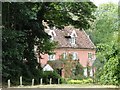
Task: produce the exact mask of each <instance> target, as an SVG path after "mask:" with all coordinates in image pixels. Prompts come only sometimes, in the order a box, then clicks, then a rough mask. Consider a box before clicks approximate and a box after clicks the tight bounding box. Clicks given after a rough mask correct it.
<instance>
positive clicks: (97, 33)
mask: <svg viewBox="0 0 120 90" xmlns="http://www.w3.org/2000/svg"><path fill="white" fill-rule="evenodd" d="M95 15H96V20H95V22H94V23H92V24H93V25H92V30H91V29H89V30H88V33H90V37H91V38H92V40H93V42H94V43H95V44H96V46H97V58H96V61H95V63H94V65H95V67H97V72H96V79H98V80H100V82H101V83H102V84H115V85H118V84H119V82H120V81H119V80H120V79H119V67H118V66H119V59H118V57H119V56H118V50H119V48H118V44H117V43H118V41H117V40H118V23H119V19H118V6H117V5H115V4H112V3H108V4H103V5H101V6H99V7H98V9H97V11H96V12H95ZM116 72H117V73H116Z"/></svg>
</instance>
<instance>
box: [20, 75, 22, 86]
mask: <svg viewBox="0 0 120 90" xmlns="http://www.w3.org/2000/svg"><path fill="white" fill-rule="evenodd" d="M20 86H22V76H20Z"/></svg>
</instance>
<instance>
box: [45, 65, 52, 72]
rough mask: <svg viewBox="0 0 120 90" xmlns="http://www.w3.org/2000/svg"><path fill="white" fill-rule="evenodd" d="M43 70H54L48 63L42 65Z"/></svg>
mask: <svg viewBox="0 0 120 90" xmlns="http://www.w3.org/2000/svg"><path fill="white" fill-rule="evenodd" d="M43 71H54V70H53V68H52V67H51V66H50V65H49V64H46V65H45V66H44V67H43Z"/></svg>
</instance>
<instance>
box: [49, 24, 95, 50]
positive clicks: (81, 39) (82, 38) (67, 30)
mask: <svg viewBox="0 0 120 90" xmlns="http://www.w3.org/2000/svg"><path fill="white" fill-rule="evenodd" d="M47 30H48V29H47ZM47 32H48V31H47ZM50 32H51V35H52V36H53V38H54V39H53V40H54V41H57V42H58V48H81V49H95V45H94V44H93V42H92V41H91V40H90V38H89V36H88V35H87V34H86V32H85V31H84V30H80V29H76V28H74V27H73V26H66V27H64V29H62V30H60V29H55V30H50ZM52 32H53V34H52ZM73 33H74V34H75V45H72V44H71V43H70V42H69V39H68V38H65V36H72V35H73ZM54 34H55V35H54ZM49 35H50V33H49Z"/></svg>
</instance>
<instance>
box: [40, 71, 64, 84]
mask: <svg viewBox="0 0 120 90" xmlns="http://www.w3.org/2000/svg"><path fill="white" fill-rule="evenodd" d="M41 78H43V83H44V84H49V83H50V78H52V84H57V83H58V79H60V83H62V82H63V81H64V80H63V79H62V78H61V76H60V75H59V74H57V73H56V72H55V71H53V72H51V71H45V72H43V76H42V77H41Z"/></svg>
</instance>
